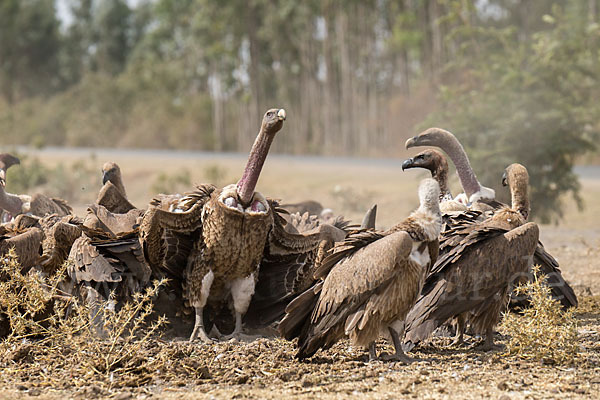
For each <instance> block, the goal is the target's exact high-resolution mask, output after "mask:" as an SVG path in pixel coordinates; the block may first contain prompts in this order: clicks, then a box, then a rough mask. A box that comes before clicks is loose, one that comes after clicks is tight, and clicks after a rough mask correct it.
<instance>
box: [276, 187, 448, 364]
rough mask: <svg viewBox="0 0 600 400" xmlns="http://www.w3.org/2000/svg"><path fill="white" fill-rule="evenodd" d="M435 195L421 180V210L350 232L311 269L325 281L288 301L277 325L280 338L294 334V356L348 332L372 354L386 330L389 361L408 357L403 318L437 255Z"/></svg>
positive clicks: (434, 189) (438, 220) (436, 189)
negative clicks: (385, 226)
mask: <svg viewBox="0 0 600 400" xmlns="http://www.w3.org/2000/svg"><path fill="white" fill-rule="evenodd" d="M439 195H440V190H439V185H438V183H437V182H436V181H435V180H433V179H426V180H424V181H423V182H422V183H421V185H420V187H419V200H420V204H421V205H420V207H419V208H418V209H417V210H416V211H414V212H413V213H412V214H411V215H410V216H409V217H408V218H407V219H405V220H404V221H403V222H401V223H399V224H398V225H396V226H394V227H393V228H391V229H390V230H388V231H386V232H377V231H375V230H359V231H355V232H353V233H350V234H349V235H348V237H346V239H345V240H344V241H343V242H341V243H338V244H336V246H335V247H334V248H333V250H332V252H331V254H330V255H329V256H328V257H327V258H326V259H325V260H324V261H323V263H322V265H320V266H319V267H318V268H317V270H316V271H315V278H321V279H322V280H321V281H319V282H318V283H317V284H316V285H314V286H313V287H311V288H309V289H308V290H306V291H305V292H304V293H303V294H301V295H300V296H298V297H297V298H296V299H294V300H293V301H292V302H291V303H290V304H289V305H288V307H287V309H286V316H285V317H284V319H283V320H282V321H281V323H280V324H279V327H278V329H279V332H280V333H281V335H282V336H283V337H284V338H286V339H288V340H291V339H293V338H296V337H297V338H298V348H299V349H298V353H297V355H296V356H297V357H298V358H301V359H303V358H307V357H311V356H312V355H314V354H315V353H316V352H317V351H318V350H319V349H327V348H329V347H331V346H332V345H333V344H334V343H336V342H337V341H338V340H340V339H342V338H343V337H345V336H348V337H350V340H351V341H352V343H353V344H354V345H357V346H363V347H368V348H369V358H370V359H375V358H376V357H377V355H376V349H375V341H376V340H377V339H378V338H379V336H380V335H384V336H386V337H388V338H391V339H392V341H393V343H394V347H395V349H396V353H395V354H394V355H393V356H392V357H391V358H392V359H395V360H399V361H403V362H410V361H411V359H410V358H409V357H407V356H406V355H405V354H404V352H403V351H402V346H401V337H402V334H403V320H404V318H405V316H406V313H407V312H408V311H409V310H410V309H411V307H412V306H413V305H414V303H415V301H416V300H417V297H418V295H419V293H420V291H421V287H422V284H423V279H424V276H425V275H426V274H427V271H428V269H429V268H430V266H431V265H432V263H434V262H435V260H436V258H437V252H438V236H439V233H440V227H441V214H440V209H439Z"/></svg>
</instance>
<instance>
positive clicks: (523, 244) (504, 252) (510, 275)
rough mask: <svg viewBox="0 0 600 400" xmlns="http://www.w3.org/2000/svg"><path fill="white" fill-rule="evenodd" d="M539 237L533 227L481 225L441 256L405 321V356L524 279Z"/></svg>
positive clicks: (483, 308) (537, 230) (533, 225)
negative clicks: (516, 279)
mask: <svg viewBox="0 0 600 400" xmlns="http://www.w3.org/2000/svg"><path fill="white" fill-rule="evenodd" d="M538 236H539V228H538V226H537V225H536V224H534V223H527V224H525V225H522V226H519V227H517V228H515V229H513V230H510V231H507V230H506V229H502V228H498V227H496V228H495V227H492V226H486V225H483V226H481V227H480V228H478V229H474V230H473V231H472V232H470V233H469V234H468V235H466V236H465V237H464V239H463V240H462V241H461V242H460V244H459V245H457V246H455V247H453V248H452V249H451V250H450V251H448V252H447V253H446V254H444V255H442V256H441V257H440V259H439V260H438V263H437V264H436V267H435V268H434V271H435V272H434V273H432V274H431V275H430V276H429V277H428V278H427V281H426V283H425V286H424V287H423V291H422V293H421V297H420V298H419V300H418V301H417V303H416V304H415V306H414V307H413V309H412V310H411V311H410V313H409V314H408V316H407V318H406V336H405V350H410V349H412V348H413V347H414V346H415V345H416V344H417V343H419V342H420V341H422V340H424V339H426V338H427V337H429V336H430V335H431V333H433V331H434V330H435V329H437V328H438V327H439V326H441V325H442V324H443V323H444V322H446V321H447V320H448V319H449V318H452V317H455V316H457V315H460V314H462V313H464V312H467V311H472V310H486V309H487V307H486V305H487V304H489V303H490V302H491V301H494V300H497V298H496V296H498V293H500V292H502V291H503V290H504V289H505V288H507V287H509V286H510V284H511V282H512V281H513V280H514V277H515V276H517V275H518V274H526V273H527V271H528V268H529V264H530V260H531V256H532V255H533V253H534V252H535V248H536V245H537V241H538ZM490 317H494V318H497V316H490Z"/></svg>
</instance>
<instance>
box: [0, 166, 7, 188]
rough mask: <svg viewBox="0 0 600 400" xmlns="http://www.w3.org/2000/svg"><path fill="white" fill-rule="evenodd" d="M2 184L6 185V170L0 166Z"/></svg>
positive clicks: (0, 184)
mask: <svg viewBox="0 0 600 400" xmlns="http://www.w3.org/2000/svg"><path fill="white" fill-rule="evenodd" d="M0 186H2V187H6V171H5V170H4V169H2V168H0Z"/></svg>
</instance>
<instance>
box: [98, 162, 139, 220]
mask: <svg viewBox="0 0 600 400" xmlns="http://www.w3.org/2000/svg"><path fill="white" fill-rule="evenodd" d="M102 184H103V185H104V186H102V189H100V192H99V193H98V198H97V199H96V204H99V205H101V206H104V207H105V208H106V209H107V210H108V211H110V212H112V213H116V214H125V213H127V212H129V211H130V210H133V209H135V208H136V207H135V206H134V205H133V204H131V203H130V202H129V200H128V199H127V193H126V192H125V185H123V178H122V177H121V168H119V166H118V165H117V164H116V163H114V162H106V163H104V165H103V166H102Z"/></svg>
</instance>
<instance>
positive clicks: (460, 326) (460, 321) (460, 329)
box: [450, 314, 465, 346]
mask: <svg viewBox="0 0 600 400" xmlns="http://www.w3.org/2000/svg"><path fill="white" fill-rule="evenodd" d="M464 332H465V317H464V316H463V315H462V314H461V315H459V316H458V317H457V318H456V336H454V340H453V341H452V343H451V344H450V346H460V345H462V344H463V343H464V342H465V341H464V339H463V334H464Z"/></svg>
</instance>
